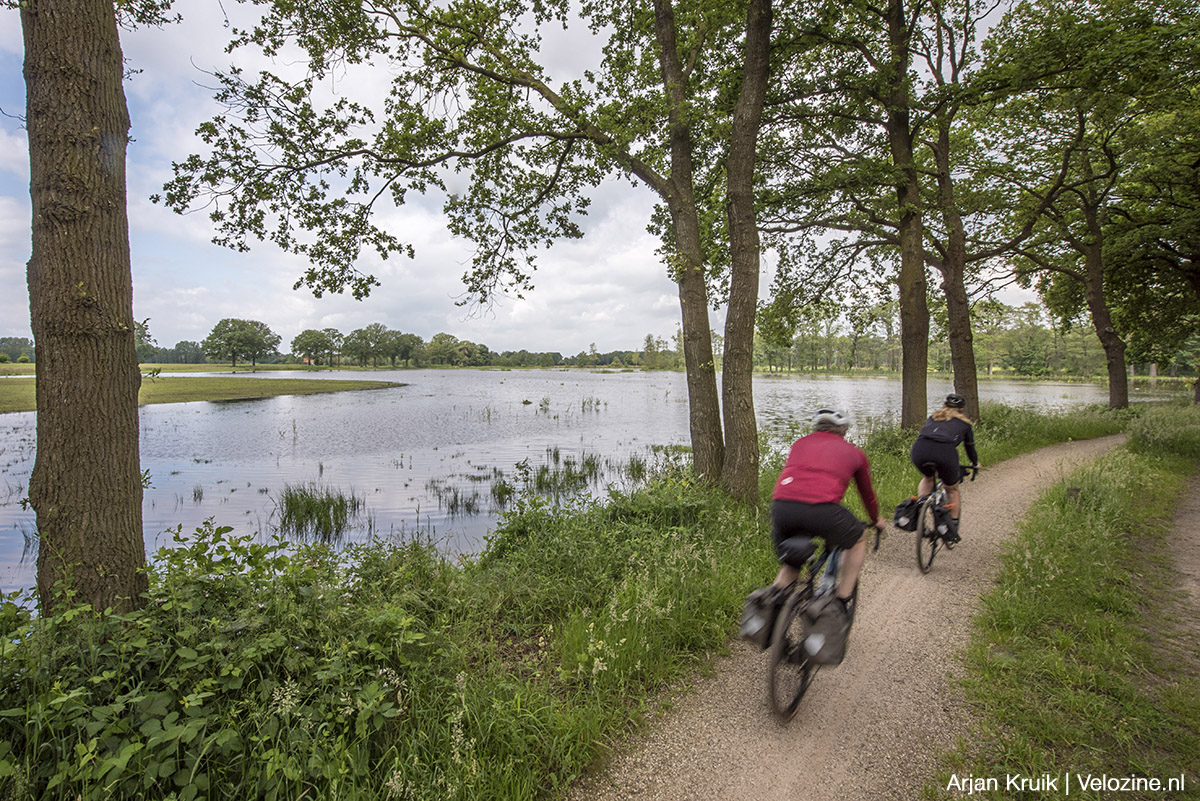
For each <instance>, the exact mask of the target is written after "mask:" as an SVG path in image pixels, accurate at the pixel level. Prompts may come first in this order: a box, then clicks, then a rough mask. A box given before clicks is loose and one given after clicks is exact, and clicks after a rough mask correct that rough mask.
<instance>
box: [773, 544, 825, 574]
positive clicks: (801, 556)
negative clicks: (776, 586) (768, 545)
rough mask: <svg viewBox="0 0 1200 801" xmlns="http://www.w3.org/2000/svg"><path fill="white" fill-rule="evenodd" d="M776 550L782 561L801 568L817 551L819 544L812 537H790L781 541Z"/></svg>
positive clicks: (789, 565)
mask: <svg viewBox="0 0 1200 801" xmlns="http://www.w3.org/2000/svg"><path fill="white" fill-rule="evenodd" d="M776 552H777V553H778V554H779V561H780V562H783V563H784V564H785V565H787V566H788V567H794V568H796V569H797V570H799V569H800V568H802V567H804V563H805V562H807V561H808V560H809V559H811V558H812V555H813V554H814V553H816V552H817V544H816V543H815V542H813V539H812V537H804V536H798V537H788V538H787V539H786V540H784V541H783V542H781V543H779V547H778V548H776Z"/></svg>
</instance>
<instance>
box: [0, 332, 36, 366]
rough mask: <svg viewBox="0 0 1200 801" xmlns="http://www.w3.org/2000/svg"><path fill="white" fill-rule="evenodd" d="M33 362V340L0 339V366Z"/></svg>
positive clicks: (17, 338) (21, 338) (20, 338)
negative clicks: (6, 363)
mask: <svg viewBox="0 0 1200 801" xmlns="http://www.w3.org/2000/svg"><path fill="white" fill-rule="evenodd" d="M32 361H35V356H34V352H33V340H32V339H26V338H25V337H0V364H3V363H5V362H32Z"/></svg>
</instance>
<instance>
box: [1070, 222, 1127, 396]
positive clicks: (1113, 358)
mask: <svg viewBox="0 0 1200 801" xmlns="http://www.w3.org/2000/svg"><path fill="white" fill-rule="evenodd" d="M1083 214H1084V220H1085V221H1086V223H1087V227H1088V233H1089V234H1090V238H1089V240H1088V241H1087V242H1086V243H1084V244H1083V246H1082V248H1081V249H1082V251H1083V261H1084V268H1085V270H1086V272H1085V274H1084V297H1086V298H1087V304H1088V310H1089V311H1091V313H1092V325H1093V326H1095V329H1096V336H1097V337H1099V339H1100V345H1101V346H1102V347H1103V348H1104V359H1105V361H1106V362H1107V365H1108V406H1109V408H1110V409H1124V408H1126V407H1127V406H1129V375H1128V374H1127V373H1126V372H1125V369H1126V365H1125V341H1124V340H1123V339H1121V337H1120V335H1119V334H1118V333H1117V329H1116V326H1114V325H1113V321H1112V314H1111V313H1110V312H1109V309H1108V302H1107V301H1106V300H1105V298H1104V259H1103V242H1104V232H1103V231H1102V230H1101V226H1100V217H1099V211H1098V207H1097V206H1094V205H1091V204H1088V205H1086V206H1085V207H1084V209H1083Z"/></svg>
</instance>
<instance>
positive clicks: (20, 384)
mask: <svg viewBox="0 0 1200 801" xmlns="http://www.w3.org/2000/svg"><path fill="white" fill-rule="evenodd" d="M397 386H401V385H400V384H397V383H394V382H391V381H353V380H337V379H330V380H314V379H304V378H241V377H239V378H219V377H208V376H195V377H189V378H176V379H172V378H165V377H163V376H156V377H154V378H153V379H149V378H143V379H142V386H141V389H140V390H139V391H138V405H140V406H145V405H146V404H149V403H186V402H189V401H224V400H246V399H249V398H270V397H274V396H276V395H313V394H317V393H321V392H346V391H349V390H359V389H383V388H386V387H397ZM36 408H37V404H36V400H35V396H34V379H33V378H9V379H5V380H4V381H0V413H3V412H31V411H34V410H35V409H36Z"/></svg>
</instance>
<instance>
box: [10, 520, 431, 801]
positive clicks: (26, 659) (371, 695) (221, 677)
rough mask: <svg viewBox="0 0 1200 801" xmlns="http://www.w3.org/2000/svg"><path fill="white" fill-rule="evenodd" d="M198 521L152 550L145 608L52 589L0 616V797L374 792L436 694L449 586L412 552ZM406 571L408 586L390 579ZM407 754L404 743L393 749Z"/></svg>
mask: <svg viewBox="0 0 1200 801" xmlns="http://www.w3.org/2000/svg"><path fill="white" fill-rule="evenodd" d="M229 532H230V529H227V528H215V527H213V526H212V524H211V523H208V524H206V525H205V526H204V527H202V528H201V529H198V530H197V532H196V534H195V536H194V538H192V539H191V540H190V541H185V540H184V539H183V537H181V536H180V534H179V532H178V531H177V532H176V538H175V541H176V546H175V547H174V548H172V549H166V550H163V551H160V552H159V554H158V557H157V566H156V567H154V568H151V569H150V581H151V586H150V591H149V594H148V596H147V604H146V606H145V607H144V608H143V609H141V610H139V611H136V612H133V613H131V614H127V615H116V614H103V615H101V614H97V613H96V611H95V610H93V609H91V608H90V607H88V606H86V605H79V604H77V603H75V602H74V601H73V595H72V593H71V592H70V591H69V590H63V592H62V594H61V595H60V598H59V603H58V604H57V606H56V607H55V611H54V612H53V613H52V614H49V615H46V616H43V617H39V618H36V619H33V618H31V616H30V615H29V614H28V613H27V612H21V611H20V610H19V609H18V608H17V607H16V606H15V605H14V604H13V603H12V602H11V601H12V599H11V598H9V599H6V602H5V603H4V604H3V612H2V613H0V643H2V644H3V648H4V659H2V660H0V731H3V738H0V796H4V797H6V798H24V797H32V798H40V799H52V798H70V799H76V798H82V799H112V798H177V799H189V798H194V797H226V798H264V799H267V798H281V799H286V798H300V797H304V796H308V797H322V798H326V797H334V796H338V797H342V798H360V797H375V796H377V795H379V794H380V791H381V789H382V787H383V784H384V783H385V782H386V781H387V779H388V775H390V772H389V771H386V770H385V771H383V774H384V775H382V776H381V775H380V770H379V766H380V765H381V764H382V765H385V766H386V765H389V764H391V763H392V762H395V761H396V758H397V754H398V753H399V752H398V750H397V745H396V744H397V743H402V742H404V741H405V739H406V738H409V737H411V736H413V734H414V729H417V730H419V729H422V728H425V726H424V723H425V721H422V720H421V715H420V712H419V709H420V707H421V703H422V702H421V700H420V699H421V697H422V696H423V695H427V694H433V695H435V696H436V695H437V694H439V692H440V691H441V690H442V689H444V688H439V687H438V676H437V674H436V672H433V673H430V672H429V671H423V672H421V674H420V675H421V678H420V680H418V679H417V678H416V676H417V674H416V673H415V668H416V667H417V666H419V665H422V664H424V663H426V662H427V661H428V658H429V652H430V646H433V645H436V639H433V640H431V639H430V638H429V636H428V635H429V621H430V620H431V619H432V617H433V616H434V612H435V610H436V609H437V607H438V606H440V605H442V604H444V603H445V599H446V597H447V596H448V593H446V591H445V587H444V586H439V584H438V582H437V581H436V575H437V569H438V566H439V565H440V559H439V558H438V557H437V556H436V555H434V553H433V552H432V550H430V549H428V548H425V547H420V546H407V547H397V548H394V549H390V550H385V551H374V552H371V553H361V552H360V553H355V552H353V551H351V552H348V554H347V557H346V558H344V559H342V558H338V557H335V556H334V555H333V554H332V553H331V552H330V551H328V550H326V549H323V548H320V547H308V548H301V549H298V550H296V551H295V552H294V553H291V554H289V553H286V552H285V550H284V546H283V545H282V544H281V543H279V542H276V543H273V544H269V545H262V544H255V543H253V542H251V541H250V540H249V538H239V537H233V536H230V533H229ZM406 576H408V577H412V576H419V577H420V581H419V582H414V583H412V584H410V583H408V582H405V581H404V580H403V578H404V577H406ZM405 756H406V758H407V756H408V755H407V754H405Z"/></svg>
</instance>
